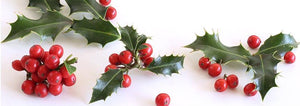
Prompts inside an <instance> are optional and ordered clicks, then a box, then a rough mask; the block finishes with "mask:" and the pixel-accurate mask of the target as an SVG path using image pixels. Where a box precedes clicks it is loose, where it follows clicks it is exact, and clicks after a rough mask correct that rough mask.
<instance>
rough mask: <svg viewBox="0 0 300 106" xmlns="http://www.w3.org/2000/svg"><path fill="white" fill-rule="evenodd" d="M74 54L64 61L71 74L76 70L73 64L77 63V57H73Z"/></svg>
mask: <svg viewBox="0 0 300 106" xmlns="http://www.w3.org/2000/svg"><path fill="white" fill-rule="evenodd" d="M71 57H72V54H71V55H69V56H68V57H67V59H66V60H65V61H64V63H63V65H64V66H65V67H66V69H67V71H68V72H69V74H70V75H71V74H73V73H74V72H75V71H76V67H74V66H72V65H71V64H74V63H77V58H76V57H75V58H72V59H70V58H71Z"/></svg>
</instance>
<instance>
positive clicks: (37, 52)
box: [29, 45, 44, 59]
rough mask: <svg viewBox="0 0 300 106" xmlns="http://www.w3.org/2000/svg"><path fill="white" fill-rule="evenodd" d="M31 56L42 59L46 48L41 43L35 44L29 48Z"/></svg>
mask: <svg viewBox="0 0 300 106" xmlns="http://www.w3.org/2000/svg"><path fill="white" fill-rule="evenodd" d="M29 55H30V57H31V58H35V59H41V58H42V57H43V55H44V49H43V48H42V47H41V46H40V45H33V46H32V47H31V48H30V50H29Z"/></svg>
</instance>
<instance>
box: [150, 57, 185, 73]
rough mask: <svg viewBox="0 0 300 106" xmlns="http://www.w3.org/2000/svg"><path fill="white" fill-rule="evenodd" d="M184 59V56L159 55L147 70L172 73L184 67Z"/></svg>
mask: <svg viewBox="0 0 300 106" xmlns="http://www.w3.org/2000/svg"><path fill="white" fill-rule="evenodd" d="M183 60H184V56H173V55H171V56H162V57H160V56H159V57H157V58H155V59H154V60H153V61H152V63H150V64H149V66H147V67H146V68H145V70H149V71H151V72H154V73H156V74H163V75H171V74H172V73H178V70H180V69H182V68H183Z"/></svg>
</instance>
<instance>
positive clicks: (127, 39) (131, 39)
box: [119, 26, 147, 54]
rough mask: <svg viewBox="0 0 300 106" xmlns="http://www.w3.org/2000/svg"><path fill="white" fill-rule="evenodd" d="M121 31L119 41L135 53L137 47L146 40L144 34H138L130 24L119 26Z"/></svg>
mask: <svg viewBox="0 0 300 106" xmlns="http://www.w3.org/2000/svg"><path fill="white" fill-rule="evenodd" d="M119 29H120V32H121V41H122V42H123V43H124V44H125V48H126V49H128V50H130V51H131V52H133V54H136V52H137V50H138V48H139V47H140V46H141V45H142V44H143V43H145V42H146V41H147V37H146V36H145V35H140V34H138V33H137V32H136V30H135V29H134V28H133V27H132V26H125V27H119Z"/></svg>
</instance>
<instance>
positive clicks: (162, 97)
mask: <svg viewBox="0 0 300 106" xmlns="http://www.w3.org/2000/svg"><path fill="white" fill-rule="evenodd" d="M170 101H171V99H170V96H169V95H168V94H166V93H160V94H158V95H157V96H156V98H155V103H156V106H169V104H170Z"/></svg>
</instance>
